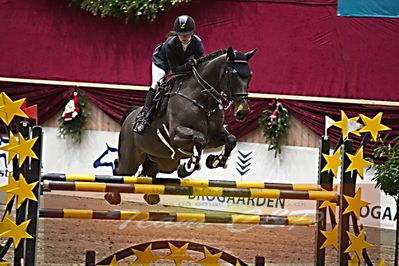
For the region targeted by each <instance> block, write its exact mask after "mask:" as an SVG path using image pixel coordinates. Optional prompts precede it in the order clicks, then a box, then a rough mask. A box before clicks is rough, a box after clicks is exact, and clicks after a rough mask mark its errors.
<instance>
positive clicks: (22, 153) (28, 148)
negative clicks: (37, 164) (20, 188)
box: [0, 132, 38, 167]
mask: <svg viewBox="0 0 399 266" xmlns="http://www.w3.org/2000/svg"><path fill="white" fill-rule="evenodd" d="M18 136H19V140H18V141H17V140H16V139H15V137H14V136H13V134H12V133H11V132H10V143H9V144H7V145H4V146H1V147H0V149H1V150H4V151H7V152H8V153H9V156H8V163H10V162H11V160H12V159H13V158H14V157H15V155H17V154H18V155H19V167H21V166H22V164H23V163H24V161H25V159H26V157H32V158H34V159H38V157H37V156H36V154H35V153H34V152H33V150H32V148H33V145H35V143H36V140H37V139H38V137H36V138H33V139H28V140H25V138H24V137H23V136H22V134H21V133H19V132H18Z"/></svg>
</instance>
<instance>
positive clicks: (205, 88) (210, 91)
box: [167, 60, 249, 117]
mask: <svg viewBox="0 0 399 266" xmlns="http://www.w3.org/2000/svg"><path fill="white" fill-rule="evenodd" d="M234 63H238V64H248V62H247V61H245V60H227V62H226V65H225V69H224V75H226V88H230V84H231V76H232V75H233V70H235V69H234V68H233V67H232V66H231V64H234ZM192 73H193V74H194V78H195V80H196V81H197V83H198V84H199V85H200V86H201V88H202V90H201V93H206V94H207V95H208V96H209V97H211V98H212V99H214V100H215V101H216V102H217V107H216V108H214V109H212V110H207V108H206V107H205V106H203V105H202V104H201V103H199V102H198V101H196V100H195V99H191V98H190V97H188V96H186V95H184V94H182V93H181V92H180V90H181V87H182V82H180V85H179V87H178V88H177V91H176V92H173V93H167V94H168V95H169V96H174V95H178V96H180V97H183V98H185V99H186V100H188V101H190V102H191V103H193V104H194V105H195V106H197V107H198V108H200V109H202V110H204V111H205V112H206V113H207V116H208V117H209V116H211V115H212V114H213V113H216V112H217V111H219V110H227V109H229V108H230V107H231V105H232V104H233V103H234V102H236V103H238V102H241V101H243V100H247V99H248V92H235V93H232V92H231V90H230V89H226V90H225V91H226V92H227V93H226V96H227V97H226V96H225V95H223V90H221V92H219V91H217V90H216V89H215V88H214V87H213V86H212V85H211V84H209V82H207V81H206V80H205V79H204V78H203V77H202V76H201V75H200V73H199V72H198V70H197V69H196V68H195V67H193V68H192ZM171 75H172V76H173V77H177V76H185V75H187V72H185V73H174V74H171ZM221 79H223V77H222V78H221ZM248 83H249V80H248ZM237 98H238V100H237ZM234 99H236V100H235V101H234Z"/></svg>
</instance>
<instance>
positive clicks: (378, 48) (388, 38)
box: [0, 0, 399, 101]
mask: <svg viewBox="0 0 399 266" xmlns="http://www.w3.org/2000/svg"><path fill="white" fill-rule="evenodd" d="M68 3H69V0H57V1H54V0H30V1H26V0H3V1H0V35H1V36H3V38H2V40H1V42H0V51H2V55H1V60H0V76H3V77H19V78H38V79H51V80H69V81H85V82H100V83H113V84H132V85H145V86H148V85H149V84H150V64H151V55H152V53H153V49H154V47H155V46H156V45H157V44H159V43H161V42H163V41H164V36H165V34H166V32H168V31H169V30H170V29H171V27H172V24H173V20H174V19H175V17H176V16H177V15H179V14H182V13H188V14H191V15H192V16H193V17H194V18H195V20H196V22H197V31H196V33H197V34H198V35H199V36H200V37H201V38H202V40H203V43H204V46H205V52H206V53H210V52H213V51H215V50H218V49H223V48H227V47H228V46H232V47H233V48H235V49H237V50H240V51H244V52H246V51H249V50H252V49H254V48H258V52H257V54H256V55H255V56H254V57H253V58H252V59H251V62H250V65H251V69H252V70H253V72H254V77H253V79H252V83H251V88H250V91H251V92H259V93H273V94H283V95H307V96H320V97H339V98H357V99H371V100H385V101H399V93H397V91H398V90H397V88H398V84H399V67H397V66H398V65H399V45H397V44H398V43H399V34H398V32H399V20H398V19H387V18H354V17H337V8H336V1H335V0H274V1H272V0H270V1H267V0H263V1H262V0H260V1H259V0H257V1H232V0H230V1H226V0H224V1H222V0H201V1H199V0H193V1H192V2H190V3H188V4H181V5H179V6H178V7H175V8H173V9H170V10H168V11H166V12H163V13H161V14H160V16H159V17H158V18H157V19H156V20H155V21H154V22H153V23H151V24H150V23H148V22H146V21H143V22H141V23H140V24H136V23H135V22H134V21H131V22H129V23H125V22H124V21H123V20H118V19H115V18H109V17H108V18H100V17H99V16H93V15H92V14H90V13H89V12H86V11H83V10H81V9H80V8H79V7H72V8H68Z"/></svg>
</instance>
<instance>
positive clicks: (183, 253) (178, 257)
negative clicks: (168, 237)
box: [164, 242, 193, 266]
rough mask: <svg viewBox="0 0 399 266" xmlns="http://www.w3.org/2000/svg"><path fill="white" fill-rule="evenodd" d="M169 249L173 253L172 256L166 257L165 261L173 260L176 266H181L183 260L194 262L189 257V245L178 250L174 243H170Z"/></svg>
mask: <svg viewBox="0 0 399 266" xmlns="http://www.w3.org/2000/svg"><path fill="white" fill-rule="evenodd" d="M168 245H169V248H170V251H171V254H169V255H168V256H166V257H165V258H164V259H169V260H173V261H174V262H175V264H176V266H180V265H181V263H182V261H183V260H193V258H192V257H190V256H188V255H187V248H188V243H186V244H185V245H183V246H182V247H180V248H178V247H176V246H174V245H173V244H172V243H169V242H168Z"/></svg>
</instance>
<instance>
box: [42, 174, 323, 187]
mask: <svg viewBox="0 0 399 266" xmlns="http://www.w3.org/2000/svg"><path fill="white" fill-rule="evenodd" d="M42 180H49V181H63V182H65V181H67V182H75V181H81V182H99V183H117V184H154V185H179V186H193V187H228V188H267V189H286V190H321V186H320V185H317V184H284V183H266V182H252V181H228V180H207V179H180V178H154V177H141V176H111V175H74V174H57V173H52V174H45V175H43V176H42Z"/></svg>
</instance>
